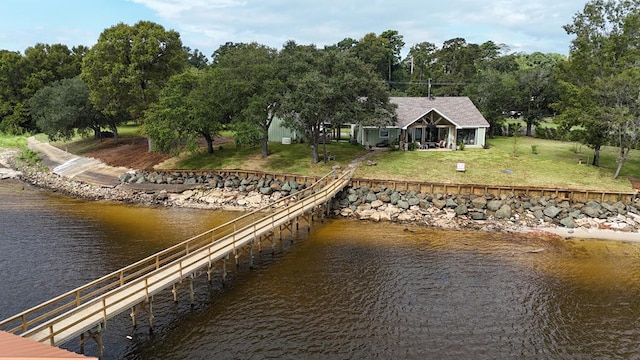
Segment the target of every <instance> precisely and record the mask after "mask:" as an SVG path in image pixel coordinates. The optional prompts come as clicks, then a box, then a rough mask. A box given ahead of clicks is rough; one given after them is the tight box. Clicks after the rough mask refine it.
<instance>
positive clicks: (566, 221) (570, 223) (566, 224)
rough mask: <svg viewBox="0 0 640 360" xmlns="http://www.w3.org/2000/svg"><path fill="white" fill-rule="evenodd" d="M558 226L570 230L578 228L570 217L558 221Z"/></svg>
mask: <svg viewBox="0 0 640 360" xmlns="http://www.w3.org/2000/svg"><path fill="white" fill-rule="evenodd" d="M560 224H561V225H562V226H564V227H567V228H571V229H573V228H576V227H578V224H576V222H575V220H573V218H572V217H571V216H567V217H565V218H563V219H562V220H560Z"/></svg>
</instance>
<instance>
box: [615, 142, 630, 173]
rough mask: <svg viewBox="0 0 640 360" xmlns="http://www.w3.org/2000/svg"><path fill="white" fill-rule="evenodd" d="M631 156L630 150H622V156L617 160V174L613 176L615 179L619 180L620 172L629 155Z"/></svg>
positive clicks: (623, 148) (622, 148)
mask: <svg viewBox="0 0 640 360" xmlns="http://www.w3.org/2000/svg"><path fill="white" fill-rule="evenodd" d="M628 154H629V149H627V148H625V147H621V148H620V156H619V157H618V158H617V159H616V162H617V163H618V166H617V167H616V172H615V173H614V174H613V178H614V179H617V178H618V175H620V170H622V165H624V162H625V161H626V160H627V155H628Z"/></svg>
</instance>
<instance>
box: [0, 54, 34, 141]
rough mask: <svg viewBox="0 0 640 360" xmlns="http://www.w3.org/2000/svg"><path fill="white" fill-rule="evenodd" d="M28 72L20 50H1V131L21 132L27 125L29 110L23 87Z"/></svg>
mask: <svg viewBox="0 0 640 360" xmlns="http://www.w3.org/2000/svg"><path fill="white" fill-rule="evenodd" d="M27 75H28V72H27V69H26V66H25V63H24V59H23V57H22V55H21V54H20V53H19V52H17V51H16V52H14V51H8V50H0V131H2V132H6V133H10V134H19V133H22V132H23V131H24V129H25V128H26V127H27V125H28V124H27V121H28V112H27V111H26V109H25V108H24V106H23V102H24V101H25V98H24V96H23V94H22V89H23V88H24V86H25V83H26V78H27Z"/></svg>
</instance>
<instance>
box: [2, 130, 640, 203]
mask: <svg viewBox="0 0 640 360" xmlns="http://www.w3.org/2000/svg"><path fill="white" fill-rule="evenodd" d="M122 130H123V131H122V132H121V134H122V135H123V138H127V137H132V138H136V137H137V136H139V135H138V134H139V133H138V130H137V127H135V126H131V127H123V129H122ZM225 135H230V134H225ZM516 139H517V140H516V143H515V156H514V138H508V137H499V138H495V139H489V140H488V143H489V149H470V148H466V149H465V150H464V151H430V150H428V151H408V152H404V151H376V153H375V154H374V156H373V157H372V158H371V160H374V161H375V162H376V163H377V165H376V166H366V165H361V166H360V168H359V169H358V171H357V172H356V174H355V176H356V177H362V178H373V179H389V180H392V179H395V180H408V181H426V182H437V183H462V184H487V185H505V186H512V185H518V186H538V187H559V188H574V189H583V190H609V191H631V190H632V187H631V183H630V182H629V178H630V177H638V178H640V151H639V150H632V151H631V155H630V158H629V159H628V160H627V162H626V163H625V165H624V167H623V168H622V172H621V173H620V176H619V178H618V179H617V180H614V179H613V172H614V171H615V168H616V157H617V154H618V149H617V148H613V147H605V148H604V149H603V150H602V151H601V158H600V167H593V166H591V165H589V163H590V162H591V160H592V158H593V150H592V149H590V148H588V147H586V146H584V145H580V144H577V143H573V142H561V141H553V140H543V139H536V138H528V137H518V138H516ZM42 140H43V141H46V137H45V138H44V139H42ZM25 144H26V136H20V137H15V136H6V135H0V147H21V146H25ZM96 144H97V142H96V141H94V140H92V139H75V140H73V141H71V142H66V143H63V144H60V143H59V144H57V146H60V147H64V148H66V149H67V150H68V151H70V152H73V153H76V154H80V155H81V154H83V153H86V152H88V151H91V150H92V149H93V148H95V147H96ZM532 145H535V146H536V147H537V154H533V153H532ZM327 149H328V151H330V152H331V155H332V156H334V157H335V160H333V161H329V162H328V163H324V162H322V161H321V162H320V163H318V164H312V163H311V149H310V148H309V146H308V145H307V144H290V145H283V144H280V143H270V144H269V156H268V157H267V158H266V159H262V158H261V151H260V148H259V147H252V148H236V147H235V145H234V144H233V142H230V143H227V144H224V145H223V146H222V149H220V148H219V147H216V148H215V151H214V153H213V154H206V153H204V152H200V153H198V154H196V155H186V157H184V158H182V159H181V160H178V161H176V162H174V163H173V164H172V165H171V167H172V168H177V169H193V170H196V169H243V170H256V171H265V172H275V173H290V174H300V175H324V174H326V173H327V172H329V171H330V170H331V168H332V167H333V166H335V165H340V166H341V167H342V168H344V167H346V166H347V165H348V164H349V163H350V162H351V161H352V160H353V159H355V158H357V157H359V156H361V155H363V154H364V153H366V150H364V149H363V148H362V147H361V146H354V145H350V144H349V143H347V142H340V143H329V144H327ZM320 156H321V157H322V152H320ZM458 162H464V163H465V164H466V170H467V171H466V172H457V171H456V163H458Z"/></svg>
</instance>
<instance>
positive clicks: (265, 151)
mask: <svg viewBox="0 0 640 360" xmlns="http://www.w3.org/2000/svg"><path fill="white" fill-rule="evenodd" d="M268 144H269V138H268V137H262V140H260V147H261V148H262V158H263V159H264V158H266V157H267V156H269V148H268Z"/></svg>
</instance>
